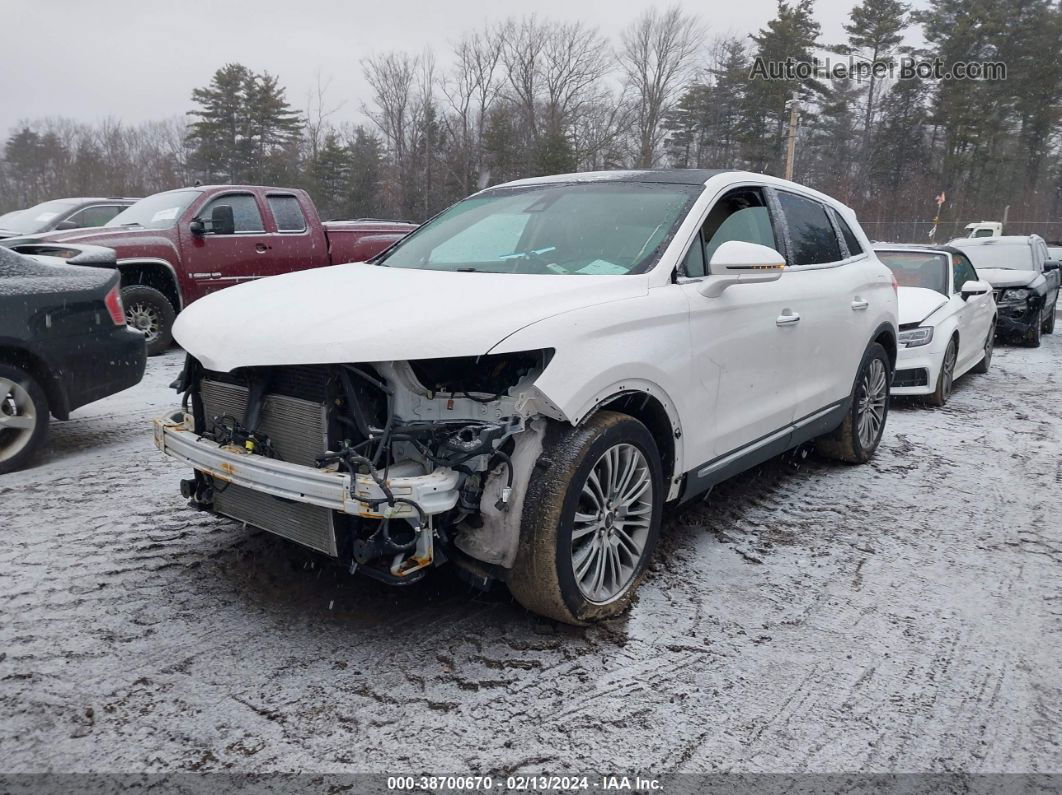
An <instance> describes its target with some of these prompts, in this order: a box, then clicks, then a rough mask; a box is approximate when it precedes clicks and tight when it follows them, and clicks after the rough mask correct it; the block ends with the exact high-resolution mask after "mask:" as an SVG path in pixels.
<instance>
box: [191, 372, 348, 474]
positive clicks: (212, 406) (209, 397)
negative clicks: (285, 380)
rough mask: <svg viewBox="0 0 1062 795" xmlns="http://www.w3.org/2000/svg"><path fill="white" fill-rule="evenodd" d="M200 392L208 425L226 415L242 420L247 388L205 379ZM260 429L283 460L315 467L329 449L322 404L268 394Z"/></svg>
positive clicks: (324, 411) (245, 406) (326, 425)
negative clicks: (318, 458)
mask: <svg viewBox="0 0 1062 795" xmlns="http://www.w3.org/2000/svg"><path fill="white" fill-rule="evenodd" d="M201 394H202V397H203V413H204V414H205V420H206V425H207V428H209V427H210V424H211V422H213V419H214V417H222V416H225V415H228V416H231V417H235V418H236V419H237V420H238V421H239V422H241V423H242V422H243V419H244V413H245V412H246V410H247V387H243V386H237V385H234V384H225V383H222V382H220V381H208V380H203V382H202V385H201ZM257 430H258V432H259V433H264V434H265V435H266V436H268V437H269V438H270V439H271V440H272V442H273V447H274V448H276V451H277V453H278V455H279V456H280V458H281V459H282V460H284V461H288V462H290V463H293V464H303V465H305V466H314V464H315V463H316V460H317V457H318V456H319V455H321V453H323V452H325V450H326V449H327V448H328V415H327V410H326V408H325V406H324V405H323V404H321V403H314V402H312V401H309V400H300V399H299V398H293V397H287V396H285V395H266V397H265V400H264V401H263V405H262V419H261V422H260V423H259V424H258V428H257Z"/></svg>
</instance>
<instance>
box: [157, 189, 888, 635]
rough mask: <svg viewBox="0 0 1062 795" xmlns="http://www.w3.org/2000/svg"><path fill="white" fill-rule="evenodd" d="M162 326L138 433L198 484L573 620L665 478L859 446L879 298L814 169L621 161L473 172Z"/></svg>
mask: <svg viewBox="0 0 1062 795" xmlns="http://www.w3.org/2000/svg"><path fill="white" fill-rule="evenodd" d="M174 334H175V337H176V339H177V340H178V342H179V343H180V344H181V346H182V347H184V349H185V350H186V351H187V353H188V358H187V361H186V365H185V368H184V371H183V373H182V375H181V377H180V378H179V379H178V381H177V382H176V383H175V388H176V389H177V390H178V392H179V393H180V394H181V395H182V399H181V406H180V408H179V409H176V410H174V411H172V412H169V413H167V414H166V415H165V416H163V417H161V418H159V419H158V420H157V421H156V422H155V429H154V434H155V443H156V445H157V446H158V448H159V449H160V450H162V451H163V452H164V453H166V454H167V455H169V456H171V457H172V458H174V459H176V460H178V461H181V462H183V463H185V464H187V465H188V466H189V467H190V468H191V470H192V475H191V477H189V478H187V479H185V480H183V481H182V483H181V490H182V493H183V495H184V496H185V497H186V498H187V499H188V500H189V501H190V502H191V503H192V504H193V505H194V506H196V507H198V508H201V509H204V510H209V511H212V512H214V513H216V514H219V515H221V516H226V517H230V518H233V519H236V520H238V521H242V522H245V523H247V524H249V525H253V526H256V527H259V528H263V529H265V530H267V531H269V532H272V533H275V534H277V535H280V536H283V537H285V538H287V539H290V540H292V541H295V542H298V543H300V544H302V545H304V546H306V547H310V548H312V549H314V550H317V551H318V552H321V553H324V554H325V555H327V556H329V557H331V558H334V559H337V560H338V561H340V562H341V563H342V564H343V565H345V566H348V567H350V568H351V570H357V571H359V572H362V573H364V574H366V575H369V576H371V577H374V578H376V579H379V580H382V581H384V582H388V583H392V584H395V585H402V584H406V583H411V582H415V581H417V580H418V579H420V578H422V577H424V576H425V575H426V574H427V573H428V572H429V571H430V570H431V569H432V568H434V567H437V566H440V565H443V564H444V563H447V562H450V563H452V564H455V565H456V566H457V567H458V568H459V570H460V571H462V572H464V573H465V575H466V576H468V577H470V578H472V579H473V580H474V581H475V582H477V583H480V584H483V585H486V584H489V583H490V582H491V581H502V582H504V583H506V584H507V585H508V587H509V589H510V590H511V591H512V593H513V594H514V595H515V597H516V598H517V599H518V600H519V601H520V602H521V603H522V604H523V605H525V606H526V607H528V608H529V609H531V610H533V611H536V612H538V613H541V614H544V615H547V616H550V617H552V618H555V619H558V620H560V621H564V622H569V623H576V624H578V623H585V622H588V621H593V620H595V619H600V618H604V617H608V616H612V615H615V614H617V613H619V612H620V611H622V610H623V609H624V608H625V607H626V606H627V605H628V604H629V603H630V601H631V599H632V597H633V595H634V592H635V590H636V588H637V586H638V584H639V582H640V581H641V579H642V577H643V575H644V573H645V571H646V567H647V564H648V562H649V560H650V557H651V555H652V553H653V549H654V547H655V545H656V542H657V538H658V536H659V534H660V525H661V514H662V510H663V508H664V505H665V503H679V502H684V501H688V500H691V499H694V498H697V497H701V496H703V495H705V494H706V493H707V492H708V491H709V490H710V489H711V488H712V487H713V486H714V485H715V484H716V483H718V482H720V481H722V480H724V479H726V478H728V477H731V476H733V475H735V474H737V473H739V472H741V471H743V470H746V469H748V468H750V467H752V466H755V465H757V464H759V463H761V462H763V461H765V460H767V459H768V458H771V457H773V456H776V455H778V454H780V453H782V452H784V451H786V450H788V449H791V448H794V447H796V446H798V445H801V444H805V443H808V442H813V441H814V442H815V443H816V444H817V445H818V448H819V450H820V451H821V452H822V453H823V454H825V455H829V456H832V457H835V458H837V459H840V460H843V461H846V462H851V463H861V462H865V461H867V460H868V459H869V458H870V457H871V456H872V455H873V454H874V451H875V449H876V448H877V446H878V442H879V440H880V439H881V434H882V431H883V429H884V425H885V422H886V417H887V413H888V400H889V385H890V382H891V380H892V371H893V368H894V365H895V359H896V344H897V343H896V337H897V306H896V287H895V282H894V280H893V278H892V275H891V273H890V271H889V270H888V268H886V267H885V266H884V265H883V264H882V263H881V262H880V261H879V260H878V259H877V257H876V256H875V254H874V252H873V250H872V249H871V246H870V243H869V242H868V241H867V239H866V236H865V235H864V234H863V232H862V230H861V229H860V227H859V224H858V223H857V221H856V218H855V215H854V213H853V212H852V211H851V210H850V209H848V208H847V207H845V206H844V205H842V204H840V203H838V202H836V201H835V200H833V199H831V198H829V197H827V196H825V195H823V194H821V193H818V192H816V191H813V190H810V189H807V188H804V187H802V186H799V185H796V184H794V183H791V182H786V181H784V180H780V179H776V178H773V177H768V176H764V175H761V174H752V173H747V172H736V171H729V172H728V171H705V170H693V169H690V170H677V171H620V172H599V173H588V174H573V175H562V176H553V177H541V178H535V179H528V180H522V181H518V182H513V183H509V184H506V185H502V186H498V187H494V188H490V189H487V190H484V191H482V192H480V193H477V194H475V195H473V196H471V197H470V198H468V199H465V200H464V201H461V202H459V203H458V204H456V205H454V206H453V207H451V208H449V209H448V210H446V211H444V212H443V213H441V214H440V215H438V216H437V217H436V218H435V219H433V220H432V221H430V222H428V223H427V224H425V225H424V226H422V227H420V228H419V229H418V230H416V231H415V232H414V233H412V234H411V235H409V236H408V237H406V238H405V239H403V240H402V241H400V242H399V243H397V244H396V245H395V246H393V247H392V248H391V249H389V250H388V251H386V252H384V253H383V254H381V255H379V256H377V257H376V258H374V259H373V260H370V261H369V262H368V263H360V264H347V265H338V266H333V267H327V268H318V269H314V270H310V271H306V272H302V273H295V274H290V275H284V276H277V277H273V278H269V279H263V280H260V281H257V282H253V283H249V284H245V285H240V286H238V287H235V288H232V289H229V290H226V291H224V292H222V293H218V294H214V295H209V296H207V297H205V298H203V299H202V300H200V301H198V302H197V303H196V304H195V305H193V306H191V307H189V308H188V309H186V310H185V311H184V312H183V313H182V314H181V315H180V317H179V318H178V319H177V323H176V326H175V328H174Z"/></svg>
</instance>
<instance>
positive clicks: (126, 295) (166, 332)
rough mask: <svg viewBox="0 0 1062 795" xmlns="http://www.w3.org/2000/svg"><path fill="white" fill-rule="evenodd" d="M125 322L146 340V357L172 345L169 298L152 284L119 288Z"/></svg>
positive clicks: (171, 310)
mask: <svg viewBox="0 0 1062 795" xmlns="http://www.w3.org/2000/svg"><path fill="white" fill-rule="evenodd" d="M122 306H124V307H125V322H126V324H127V325H128V326H129V328H131V329H136V330H137V331H139V332H141V333H142V334H143V335H144V338H145V339H146V340H147V354H148V356H158V355H159V354H160V353H163V352H164V351H165V350H166V349H167V348H169V347H170V345H172V344H173V320H174V318H175V317H176V316H177V313H176V312H174V311H173V305H172V304H171V303H170V300H169V299H168V298H167V297H166V296H164V295H163V294H162V293H160V292H159V291H158V290H156V289H155V288H154V287H145V286H144V285H142V284H134V285H130V286H129V287H123V288H122Z"/></svg>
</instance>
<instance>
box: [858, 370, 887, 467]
mask: <svg viewBox="0 0 1062 795" xmlns="http://www.w3.org/2000/svg"><path fill="white" fill-rule="evenodd" d="M888 398H889V384H888V378H887V373H886V371H885V364H884V363H883V362H882V361H881V359H871V360H870V364H869V365H867V369H866V372H864V373H863V381H862V383H861V384H860V385H859V395H858V398H857V400H856V413H857V417H858V423H857V427H858V430H859V444H860V445H861V446H862V447H863V449H864V450H869V449H870V448H871V447H873V446H874V442H875V441H877V438H878V434H879V433H881V427H882V425H884V424H885V403H886V401H887V400H888Z"/></svg>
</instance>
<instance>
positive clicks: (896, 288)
mask: <svg viewBox="0 0 1062 795" xmlns="http://www.w3.org/2000/svg"><path fill="white" fill-rule="evenodd" d="M892 291H893V292H894V293H898V292H900V283H899V282H898V281H896V274H895V273H893V274H892Z"/></svg>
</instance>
